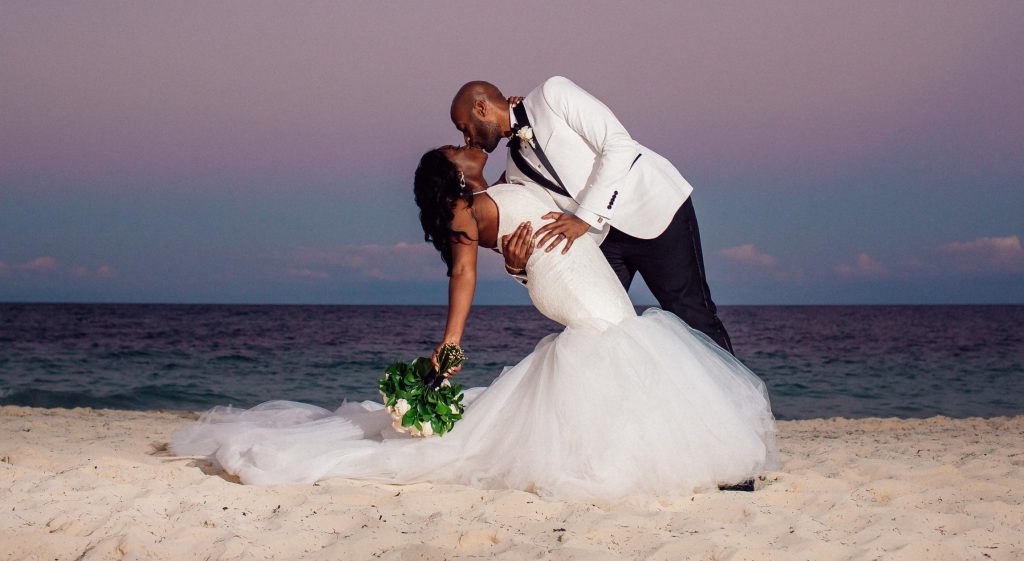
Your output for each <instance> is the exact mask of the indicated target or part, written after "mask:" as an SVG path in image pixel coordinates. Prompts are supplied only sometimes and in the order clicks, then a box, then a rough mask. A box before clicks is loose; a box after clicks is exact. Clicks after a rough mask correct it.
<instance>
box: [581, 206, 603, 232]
mask: <svg viewBox="0 0 1024 561" xmlns="http://www.w3.org/2000/svg"><path fill="white" fill-rule="evenodd" d="M576 218H579V219H580V220H582V221H584V222H586V223H587V224H590V227H591V228H594V229H595V230H601V229H602V228H604V225H605V223H607V222H608V219H607V218H605V217H603V216H601V215H600V214H598V213H596V212H592V211H589V210H587V209H585V208H583V207H582V206H581V207H579V208H577V209H576Z"/></svg>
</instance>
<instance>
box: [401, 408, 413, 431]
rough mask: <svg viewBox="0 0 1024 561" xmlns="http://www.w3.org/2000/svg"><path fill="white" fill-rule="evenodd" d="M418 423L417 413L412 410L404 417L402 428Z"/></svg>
mask: <svg viewBox="0 0 1024 561" xmlns="http://www.w3.org/2000/svg"><path fill="white" fill-rule="evenodd" d="M415 422H416V411H414V410H412V409H410V410H408V411H406V413H405V415H402V426H403V427H408V426H411V425H412V424H413V423H415Z"/></svg>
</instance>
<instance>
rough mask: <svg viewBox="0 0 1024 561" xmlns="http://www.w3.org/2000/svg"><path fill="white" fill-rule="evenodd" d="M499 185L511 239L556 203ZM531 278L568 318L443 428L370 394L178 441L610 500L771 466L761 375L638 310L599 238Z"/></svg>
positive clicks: (223, 416) (257, 462) (300, 462)
mask: <svg viewBox="0 0 1024 561" xmlns="http://www.w3.org/2000/svg"><path fill="white" fill-rule="evenodd" d="M487 192H488V194H489V195H490V196H491V197H492V198H493V199H494V201H495V202H496V203H497V205H498V209H499V214H500V226H499V232H498V235H499V239H500V236H502V235H505V234H508V233H511V232H512V231H513V230H514V229H515V228H516V227H517V226H518V225H519V223H520V222H522V221H525V220H532V221H533V222H534V230H536V229H537V228H538V227H539V226H540V225H541V224H542V221H541V220H540V217H541V216H543V215H544V214H545V213H547V212H549V211H552V210H556V209H555V207H554V205H553V203H552V202H551V199H550V197H549V196H548V195H547V194H546V193H545V192H544V191H543V188H541V187H539V186H536V185H527V186H522V185H497V186H494V187H491V188H490V189H489V190H488V191H487ZM527 275H528V279H529V281H528V283H527V288H528V290H529V293H530V298H531V299H532V300H533V303H534V305H535V306H536V307H537V309H538V310H540V311H541V312H542V313H543V314H544V315H546V316H547V317H549V318H551V319H553V320H555V321H557V322H559V323H561V324H563V325H565V326H566V327H565V330H564V331H562V332H561V333H558V334H552V335H549V336H547V337H545V338H544V339H542V340H541V341H540V342H539V343H538V344H537V346H536V348H535V349H534V351H533V352H532V353H531V354H529V355H527V356H526V357H525V358H523V360H522V361H520V362H519V364H516V365H515V366H511V367H506V368H505V370H504V371H503V372H502V373H501V375H500V376H499V377H498V378H497V379H496V380H495V381H494V383H493V384H491V385H490V386H489V387H487V388H473V389H469V390H466V399H465V400H466V402H467V403H468V406H467V408H466V413H465V416H464V417H463V419H462V420H461V421H459V422H458V423H456V425H455V428H454V430H452V431H451V432H450V433H448V434H446V435H444V436H442V437H430V438H425V439H418V438H411V437H408V436H406V435H402V434H398V433H396V432H394V431H393V429H391V418H390V416H389V415H388V413H387V412H386V411H384V410H383V406H382V405H381V404H380V403H375V402H371V401H365V402H361V403H351V402H346V403H344V404H342V405H341V406H340V407H339V408H338V409H336V410H334V411H330V410H327V409H323V408H320V407H316V406H313V405H308V404H303V403H297V402H293V401H270V402H267V403H263V404H261V405H258V406H256V407H254V408H252V409H248V410H237V409H231V408H226V407H217V408H214V409H213V410H211V411H208V412H207V413H204V414H203V416H202V418H201V419H200V420H199V421H198V422H197V423H196V424H194V425H192V426H191V427H189V428H187V429H185V430H183V431H181V432H180V433H178V434H177V435H176V436H175V437H174V439H173V441H172V442H171V443H170V450H171V451H172V452H173V453H175V454H178V455H204V456H206V455H208V456H210V457H212V459H214V460H215V461H216V462H217V463H218V464H220V465H221V466H222V467H223V468H224V469H225V470H226V471H227V472H229V473H233V474H236V475H237V476H238V477H239V478H240V479H241V480H242V481H243V482H244V483H249V484H275V483H295V482H306V483H309V482H313V481H317V480H321V479H325V478H329V477H343V478H351V479H360V480H372V481H380V482H387V483H400V484H401V483H414V482H422V481H430V482H439V483H460V484H466V485H472V486H476V487H481V488H488V489H500V488H511V489H522V490H527V491H532V492H535V493H537V494H539V495H541V496H543V497H548V498H556V499H567V500H590V501H602V502H603V501H609V502H611V501H618V500H621V499H626V498H635V497H650V496H662V497H665V496H680V495H688V494H691V493H693V492H694V491H699V490H705V489H714V488H715V487H714V486H715V485H716V484H723V483H724V484H729V483H737V482H740V481H743V480H746V479H749V478H751V477H754V476H756V475H758V474H759V473H762V472H764V471H765V470H767V469H770V468H772V467H774V465H775V462H776V448H775V443H774V436H775V421H774V418H773V416H772V412H771V408H770V405H769V402H768V394H767V392H766V390H765V386H764V383H763V382H762V381H761V380H760V379H759V378H758V377H757V376H755V375H754V374H753V373H752V372H750V371H749V370H748V369H747V368H746V367H744V366H743V364H741V363H740V362H739V361H738V360H736V359H735V358H734V357H733V356H732V355H730V354H729V353H727V352H725V351H724V350H722V349H721V348H719V347H718V346H717V345H716V344H715V343H714V342H712V341H711V339H710V338H708V337H707V336H705V335H704V334H702V333H700V332H698V331H695V330H693V329H691V328H689V327H688V326H687V325H686V324H684V323H683V322H682V321H681V320H680V319H678V318H677V317H676V316H675V315H673V314H670V313H668V312H665V311H662V310H659V309H649V310H647V311H646V312H645V313H644V314H643V315H642V316H637V315H636V312H635V311H634V309H633V306H632V304H631V303H630V301H629V297H628V295H627V294H626V292H625V291H624V290H623V288H622V285H621V284H620V283H619V281H618V279H617V278H616V276H615V274H614V273H613V271H612V269H611V267H610V266H609V265H608V262H607V261H606V260H605V258H604V256H603V255H602V253H601V250H600V249H599V248H598V246H597V245H596V243H594V241H593V240H592V239H590V238H588V237H587V236H584V237H582V238H580V239H578V240H577V241H576V243H575V244H574V245H573V247H572V249H571V250H570V251H569V252H568V253H567V254H565V255H563V254H562V253H561V252H560V251H553V252H551V253H545V252H543V251H537V252H535V253H534V254H533V256H532V257H531V258H530V261H529V263H528V264H527Z"/></svg>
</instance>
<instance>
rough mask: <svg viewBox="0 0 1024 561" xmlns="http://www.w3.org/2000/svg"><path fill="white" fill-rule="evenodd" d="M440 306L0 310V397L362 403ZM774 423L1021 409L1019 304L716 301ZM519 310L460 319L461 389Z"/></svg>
mask: <svg viewBox="0 0 1024 561" xmlns="http://www.w3.org/2000/svg"><path fill="white" fill-rule="evenodd" d="M445 313H446V311H445V308H444V307H439V306H235V305H106V304H0V404H19V405H32V406H39V407H76V406H88V407H109V408H121V409H157V408H171V409H192V410H202V409H206V408H208V407H211V406H213V405H226V404H232V405H235V406H239V407H249V406H252V405H255V404H257V403H260V402H261V401H265V400H268V399H290V400H295V401H304V402H308V403H314V404H317V405H321V406H323V407H328V408H334V407H336V406H337V405H338V404H340V403H341V402H342V401H343V400H345V399H348V400H362V399H373V398H375V397H376V381H377V379H378V378H379V377H380V375H381V372H382V370H383V368H384V367H385V366H387V365H388V364H389V363H390V362H392V361H394V360H408V359H411V358H413V357H415V356H419V355H428V354H429V352H430V350H431V349H433V347H434V345H435V344H436V343H437V339H438V337H440V335H441V333H442V331H443V329H444V320H445ZM721 316H722V318H723V320H724V321H725V323H726V325H727V327H728V328H729V330H730V333H731V334H732V339H733V343H734V346H735V348H736V351H737V354H738V356H739V357H740V358H741V359H742V360H743V361H744V362H745V363H746V364H747V366H749V367H750V368H751V370H753V371H754V372H755V373H757V374H758V375H759V376H760V377H761V378H762V379H763V380H764V381H765V382H766V383H767V384H768V387H769V392H770V394H771V398H772V405H773V409H774V411H775V413H776V416H777V417H778V418H780V419H798V418H815V417H831V416H844V417H865V416H898V417H925V416H932V415H939V414H941V415H948V416H952V417H967V416H996V415H1017V414H1024V328H1022V327H1021V326H1022V325H1024V306H821V307H816V306H798V307H788V306H725V307H723V308H722V310H721ZM560 329H561V328H560V326H558V325H557V324H555V323H553V322H551V321H549V320H547V319H546V318H544V317H543V316H541V315H540V314H539V313H537V312H536V311H535V310H533V309H532V308H530V307H521V306H507V307H502V306H495V307H487V306H482V307H477V308H475V309H474V310H473V315H472V317H471V319H470V324H469V327H468V333H467V334H466V336H465V338H464V340H463V346H464V347H465V348H466V350H467V353H468V355H469V362H468V363H467V365H466V367H465V368H464V370H463V372H462V373H461V374H460V375H459V378H460V379H461V381H462V383H463V384H465V385H467V386H477V385H487V384H488V383H489V382H490V381H491V380H493V379H494V378H495V377H496V376H497V375H498V374H500V373H501V370H502V367H503V366H505V365H512V364H515V363H516V362H518V360H519V359H520V358H522V357H523V356H524V355H526V354H527V353H529V352H530V351H531V350H532V349H533V346H534V345H535V344H536V342H537V341H538V340H539V339H540V338H541V337H543V336H544V335H547V334H548V333H552V332H556V331H559V330H560Z"/></svg>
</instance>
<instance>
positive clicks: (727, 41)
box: [0, 1, 1024, 304]
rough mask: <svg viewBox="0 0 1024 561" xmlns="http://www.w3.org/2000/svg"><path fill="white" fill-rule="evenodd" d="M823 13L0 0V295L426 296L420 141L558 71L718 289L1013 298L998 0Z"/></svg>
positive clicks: (769, 300) (1016, 288)
mask: <svg viewBox="0 0 1024 561" xmlns="http://www.w3.org/2000/svg"><path fill="white" fill-rule="evenodd" d="M826 4H833V3H822V2H772V3H765V4H754V3H743V4H740V3H736V4H725V3H711V2H705V3H693V4H680V3H678V2H664V3H643V4H640V5H639V6H637V5H628V4H625V3H609V4H607V5H603V4H599V3H594V2H577V3H571V2H570V3H557V4H556V3H549V2H518V3H504V4H494V5H491V4H477V3H468V2H467V3H450V2H430V3H421V2H392V3H375V2H361V3H326V2H324V3H301V4H299V3H285V2H255V1H247V2H218V3H203V2H194V3H193V2H161V3H112V2H111V3H107V2H80V3H63V2H41V1H39V2H5V3H2V4H0V301H132V302H134V301H157V302H323V303H369V302H374V303H389V302H397V303H440V302H443V301H444V298H445V291H444V277H443V267H442V266H441V263H440V259H439V258H438V257H437V256H436V254H435V253H433V252H432V250H431V249H430V248H429V246H428V245H427V244H424V243H423V242H422V234H421V233H420V231H419V226H418V223H417V220H416V209H415V205H414V204H413V202H412V196H411V177H412V172H413V169H414V167H415V164H416V162H417V160H418V158H419V155H420V154H422V152H423V151H424V150H426V149H428V148H430V147H433V146H436V145H440V144H446V143H451V142H457V141H458V140H459V136H458V134H457V133H456V131H455V130H454V128H452V126H451V124H450V122H449V121H448V105H449V102H450V100H451V96H452V94H453V93H454V91H455V90H456V89H457V88H458V86H459V85H461V84H462V83H463V82H464V81H466V80H471V79H487V80H490V81H493V82H494V83H496V84H498V85H499V87H501V88H502V89H503V90H504V92H505V93H506V94H526V93H528V92H529V90H531V89H532V88H533V87H535V86H536V85H537V84H539V83H540V82H541V81H543V80H544V79H545V78H547V77H549V76H552V75H555V74H561V75H565V76H568V77H569V78H571V79H573V80H574V81H576V82H577V83H578V84H580V85H581V86H583V87H584V88H586V89H588V90H589V91H590V92H592V93H593V94H595V95H597V96H598V97H599V98H601V99H602V100H603V101H605V103H607V104H608V105H609V106H610V107H611V108H612V109H613V110H614V111H615V112H616V114H617V115H618V116H619V118H620V119H621V120H622V121H623V123H624V124H625V125H626V127H627V128H628V129H629V130H630V132H631V133H632V134H633V136H634V137H635V138H637V139H638V140H639V141H640V142H642V143H643V144H645V145H647V146H650V147H651V148H654V149H655V150H657V151H659V152H660V153H662V154H663V155H665V156H666V157H668V158H669V159H671V160H672V161H673V162H674V163H675V164H676V165H677V166H678V167H679V169H680V171H681V172H682V173H683V175H684V176H686V177H687V178H688V179H689V180H690V181H691V183H692V184H693V185H694V187H695V189H696V191H695V194H694V202H695V205H696V208H697V213H698V217H699V219H700V222H701V228H702V234H703V237H704V245H705V247H704V249H705V255H706V260H707V268H708V271H709V276H710V279H711V287H712V291H713V294H714V295H715V296H716V299H717V300H718V301H719V302H720V303H723V304H731V303H765V304H773V303H915V302H954V303H960V302H963V303H970V302H1014V303H1024V248H1022V246H1021V241H1020V240H1021V237H1022V236H1024V211H1022V210H1021V209H1024V109H1022V108H1024V105H1022V103H1021V101H1020V100H1021V99H1024V64H1021V61H1022V60H1024V34H1022V33H1020V27H1021V24H1022V23H1024V4H1022V3H1020V2H984V1H981V2H959V3H940V2H908V1H903V2H899V3H894V2H857V3H844V4H834V5H829V6H826ZM499 150H500V149H499ZM495 154H496V155H497V156H498V157H497V158H495V160H496V161H495V162H494V163H495V164H496V165H492V166H490V167H489V172H490V177H491V178H492V179H493V178H494V177H496V176H497V175H498V173H500V169H499V167H500V166H499V165H497V164H502V163H503V162H504V154H503V153H499V152H498V151H496V153H495ZM483 266H484V267H485V268H487V270H486V271H484V272H483V276H484V279H485V280H484V281H483V282H482V285H481V293H480V300H479V301H481V302H484V303H497V302H525V301H526V300H525V293H524V292H523V291H522V290H521V288H520V287H518V286H516V285H515V284H514V283H511V282H510V281H508V280H507V279H504V278H503V275H502V274H501V272H500V271H499V270H498V265H497V261H496V260H494V259H487V260H485V261H484V263H483ZM634 296H635V297H636V298H637V299H638V301H641V302H649V301H651V300H650V298H649V295H648V294H647V293H646V292H645V290H644V289H643V288H642V287H639V288H638V289H637V290H636V291H635V294H634Z"/></svg>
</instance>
